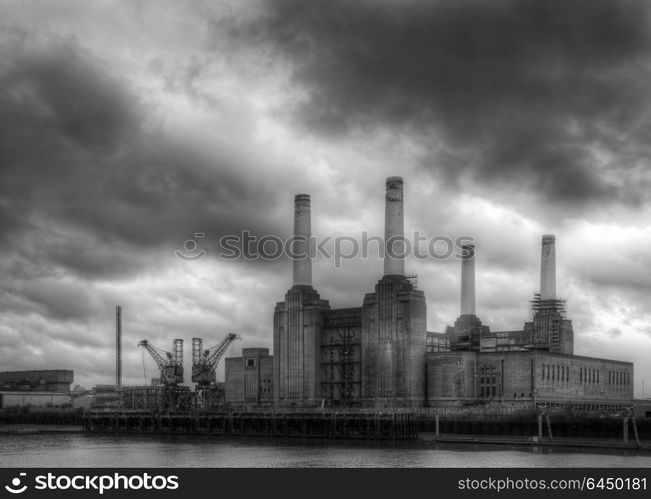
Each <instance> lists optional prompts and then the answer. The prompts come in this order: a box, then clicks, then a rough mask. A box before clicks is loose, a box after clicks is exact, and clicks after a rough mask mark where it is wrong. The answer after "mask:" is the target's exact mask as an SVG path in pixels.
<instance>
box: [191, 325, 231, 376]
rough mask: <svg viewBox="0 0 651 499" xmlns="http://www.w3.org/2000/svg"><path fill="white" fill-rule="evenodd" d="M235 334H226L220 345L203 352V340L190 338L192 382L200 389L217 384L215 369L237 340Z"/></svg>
mask: <svg viewBox="0 0 651 499" xmlns="http://www.w3.org/2000/svg"><path fill="white" fill-rule="evenodd" d="M239 339H240V337H239V336H238V335H236V334H235V333H228V334H227V335H226V338H224V339H223V340H222V341H221V343H219V344H218V345H215V346H214V347H212V348H210V349H208V350H203V340H202V339H201V338H192V381H193V382H195V383H197V385H198V386H199V387H201V388H204V387H208V386H210V385H214V384H215V383H216V382H217V374H216V373H215V369H216V367H217V364H218V363H219V359H221V358H222V356H223V355H224V353H225V352H226V349H227V348H228V347H229V345H230V344H231V343H232V342H233V341H235V340H239Z"/></svg>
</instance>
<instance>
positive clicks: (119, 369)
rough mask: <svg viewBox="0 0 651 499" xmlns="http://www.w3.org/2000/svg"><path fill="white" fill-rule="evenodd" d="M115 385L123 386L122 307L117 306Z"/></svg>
mask: <svg viewBox="0 0 651 499" xmlns="http://www.w3.org/2000/svg"><path fill="white" fill-rule="evenodd" d="M115 387H116V388H122V307H121V306H120V305H118V306H116V307H115Z"/></svg>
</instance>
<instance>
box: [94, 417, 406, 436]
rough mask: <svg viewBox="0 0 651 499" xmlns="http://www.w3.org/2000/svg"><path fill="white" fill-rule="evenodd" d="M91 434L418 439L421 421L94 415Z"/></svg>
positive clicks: (383, 418)
mask: <svg viewBox="0 0 651 499" xmlns="http://www.w3.org/2000/svg"><path fill="white" fill-rule="evenodd" d="M84 429H85V430H86V431H88V432H103V433H106V432H110V433H157V434H185V435H188V434H189V435H250V436H268V437H286V438H291V437H295V438H325V439H365V440H414V439H416V437H417V430H416V417H415V415H414V414H411V413H404V412H375V413H359V412H248V413H247V412H240V413H238V412H198V411H197V412H171V411H167V412H165V411H111V412H105V411H90V412H88V413H87V414H86V415H85V417H84Z"/></svg>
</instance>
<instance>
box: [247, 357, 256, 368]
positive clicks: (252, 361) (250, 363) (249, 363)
mask: <svg viewBox="0 0 651 499" xmlns="http://www.w3.org/2000/svg"><path fill="white" fill-rule="evenodd" d="M246 367H255V359H246Z"/></svg>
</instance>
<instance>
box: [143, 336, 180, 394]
mask: <svg viewBox="0 0 651 499" xmlns="http://www.w3.org/2000/svg"><path fill="white" fill-rule="evenodd" d="M138 346H139V347H143V348H144V349H145V350H147V352H149V355H151V357H152V359H154V362H155V363H156V365H157V366H158V369H159V370H160V381H161V384H162V385H164V386H165V387H174V386H176V385H178V384H181V383H183V340H182V339H180V338H177V339H175V340H174V342H173V344H172V351H171V352H166V351H164V350H161V349H159V348H156V347H155V346H153V345H152V344H151V343H149V341H147V340H142V341H141V342H140V343H138Z"/></svg>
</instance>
